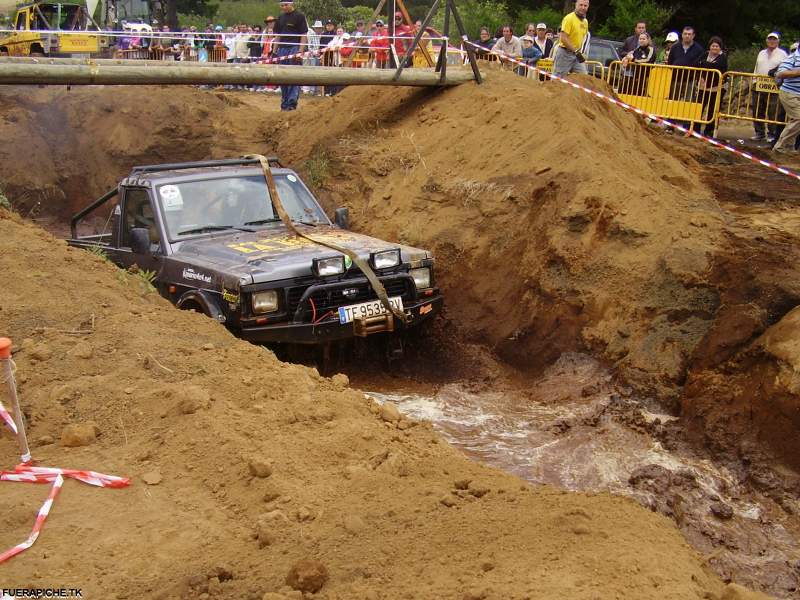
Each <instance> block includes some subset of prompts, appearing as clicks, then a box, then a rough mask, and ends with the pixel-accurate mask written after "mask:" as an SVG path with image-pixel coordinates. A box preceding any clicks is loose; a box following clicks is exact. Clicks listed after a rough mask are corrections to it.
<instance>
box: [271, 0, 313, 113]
mask: <svg viewBox="0 0 800 600" xmlns="http://www.w3.org/2000/svg"><path fill="white" fill-rule="evenodd" d="M275 33H276V34H278V37H277V39H276V40H275V42H276V45H277V52H276V54H277V55H278V56H279V57H282V56H290V55H292V54H299V53H302V52H304V51H305V49H306V33H308V23H306V17H305V15H303V13H301V12H299V11H296V10H295V9H294V2H292V0H282V2H281V16H280V17H278V22H277V23H276V24H275ZM280 64H282V65H287V64H295V65H299V64H301V60H300V58H292V59H286V60H282V61H280ZM299 97H300V86H299V85H282V86H281V110H295V109H296V108H297V100H298V98H299Z"/></svg>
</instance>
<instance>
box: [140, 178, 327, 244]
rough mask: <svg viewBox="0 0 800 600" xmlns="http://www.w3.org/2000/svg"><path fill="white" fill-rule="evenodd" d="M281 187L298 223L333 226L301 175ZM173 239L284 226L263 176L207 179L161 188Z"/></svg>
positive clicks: (288, 209) (285, 203) (278, 185)
mask: <svg viewBox="0 0 800 600" xmlns="http://www.w3.org/2000/svg"><path fill="white" fill-rule="evenodd" d="M275 187H276V188H277V189H278V194H279V195H280V197H281V201H282V202H283V206H284V208H285V209H286V212H287V213H288V214H289V218H291V219H292V221H296V222H300V223H307V224H312V225H317V224H320V223H326V224H327V223H328V219H327V217H325V214H324V213H323V212H322V210H321V209H320V207H319V205H318V204H317V202H316V201H315V200H314V198H313V197H312V196H311V194H310V193H309V192H308V190H307V189H306V188H305V186H304V185H303V184H302V183H300V180H299V179H298V178H297V176H296V175H292V174H286V175H275ZM156 194H157V197H158V200H159V203H160V204H161V206H162V208H163V210H164V217H165V221H166V226H167V231H168V234H169V238H170V239H172V240H179V239H181V238H182V237H185V236H187V235H192V234H194V233H203V232H205V231H219V230H222V229H225V228H236V227H243V226H258V225H261V224H267V223H270V222H276V221H279V220H280V218H279V217H278V213H277V212H276V211H275V207H274V206H273V205H272V202H271V201H270V200H269V193H268V191H267V184H266V182H265V181H264V177H263V176H261V175H252V176H242V177H223V178H219V179H202V180H198V181H187V182H182V183H169V184H163V185H159V186H158V187H157V191H156Z"/></svg>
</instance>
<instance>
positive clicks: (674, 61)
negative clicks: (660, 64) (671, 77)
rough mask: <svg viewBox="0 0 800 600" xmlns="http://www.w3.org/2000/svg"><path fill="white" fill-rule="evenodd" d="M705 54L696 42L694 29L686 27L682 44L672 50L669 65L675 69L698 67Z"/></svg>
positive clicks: (682, 35) (676, 45)
mask: <svg viewBox="0 0 800 600" xmlns="http://www.w3.org/2000/svg"><path fill="white" fill-rule="evenodd" d="M704 53H705V50H704V49H703V47H702V46H701V45H700V44H698V43H697V42H695V41H694V27H689V26H686V27H684V28H683V32H682V33H681V43H680V44H675V45H674V46H672V48H670V50H669V57H668V58H667V64H668V65H672V66H674V67H696V66H697V65H699V64H700V61H701V60H702V58H703V54H704Z"/></svg>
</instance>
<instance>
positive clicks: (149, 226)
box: [112, 188, 164, 288]
mask: <svg viewBox="0 0 800 600" xmlns="http://www.w3.org/2000/svg"><path fill="white" fill-rule="evenodd" d="M133 229H145V230H147V234H148V241H149V247H148V248H146V249H145V251H141V249H134V247H133V246H134V245H135V244H132V238H133V234H132V231H133ZM161 231H162V229H161V223H160V218H159V215H158V212H157V210H156V207H155V204H154V203H153V201H152V199H151V198H150V191H149V190H148V189H146V188H123V193H122V218H121V219H120V220H119V230H118V233H117V235H118V238H117V239H118V240H119V241H118V243H117V244H116V249H115V250H114V251H113V252H114V254H115V256H114V257H113V258H112V260H113V262H115V263H116V264H118V265H120V266H121V267H123V268H128V267H131V266H132V265H136V266H137V267H139V270H140V271H151V272H155V273H156V275H158V274H159V273H160V272H161V269H162V267H163V263H164V245H163V243H164V242H163V239H162V237H161ZM153 285H155V286H156V287H157V288H158V287H159V286H158V285H157V284H156V282H155V281H154V282H153Z"/></svg>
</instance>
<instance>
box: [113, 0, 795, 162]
mask: <svg viewBox="0 0 800 600" xmlns="http://www.w3.org/2000/svg"><path fill="white" fill-rule="evenodd" d="M588 9H589V0H577V1H576V2H575V8H574V10H573V11H571V12H570V13H568V14H567V15H566V16H564V18H563V20H562V21H561V23H560V26H559V27H558V28H555V27H552V26H548V24H546V23H538V24H533V23H529V24H528V25H527V26H526V27H525V32H524V34H523V35H521V36H520V37H517V36H516V35H515V33H514V28H513V26H512V25H511V24H507V25H503V26H502V27H500V28H498V29H497V30H496V31H495V32H492V31H491V30H490V29H489V28H487V27H481V28H480V31H479V33H478V37H477V39H475V40H474V41H473V42H472V45H473V48H474V49H475V50H476V54H477V57H478V58H484V59H485V58H494V57H497V56H499V57H500V58H499V59H500V61H501V62H504V63H506V64H507V66H508V67H509V68H512V69H515V70H516V71H517V72H518V73H519V74H520V75H526V76H531V75H532V71H530V70H528V69H526V68H525V67H524V66H521V65H520V63H522V65H527V66H535V65H537V63H538V62H539V61H540V60H542V59H544V58H547V59H550V60H552V67H551V70H552V72H553V73H554V74H555V75H558V76H562V77H563V76H566V75H568V74H570V73H583V74H585V73H587V66H586V61H587V58H589V57H590V52H591V34H590V27H589V21H588V18H587V13H588ZM280 10H281V14H280V16H278V17H277V18H276V17H274V16H267V17H266V18H265V19H264V23H263V25H261V24H255V25H247V24H237V25H233V26H230V27H227V28H224V27H222V26H221V25H214V24H212V23H209V24H208V25H207V26H206V28H205V30H204V31H198V30H197V28H196V27H188V28H184V29H183V30H182V31H180V32H176V33H173V32H171V31H170V30H169V29H168V28H167V27H163V28H162V29H161V31H159V32H153V31H152V30H151V29H150V28H149V27H148V26H146V25H126V26H125V31H124V32H123V35H122V36H121V37H120V38H119V40H118V43H117V53H118V55H119V56H130V57H135V58H145V57H154V58H161V59H173V60H189V61H200V62H204V61H212V62H224V61H227V62H232V63H237V62H281V63H283V64H304V65H309V66H317V65H323V66H352V67H361V66H366V67H375V68H388V67H392V66H395V65H397V64H400V63H404V64H405V65H406V66H408V67H415V66H416V67H422V66H429V65H430V64H431V63H430V62H429V61H430V60H431V57H433V58H435V56H434V49H433V44H432V37H431V30H426V31H424V32H422V34H421V36H422V37H421V40H420V47H419V48H417V49H414V50H413V51H412V49H411V45H412V40H413V38H414V36H415V35H416V34H417V33H418V32H419V31H420V29H421V27H422V23H421V22H420V21H417V22H416V23H414V24H413V25H411V24H409V23H410V21H407V20H406V18H404V15H403V14H402V13H400V12H397V13H396V14H395V15H394V16H393V18H394V23H393V25H394V36H393V37H390V33H389V32H390V28H389V27H388V26H387V24H386V23H384V21H383V20H382V19H376V20H375V21H364V20H359V21H357V22H356V23H355V28H354V29H353V30H352V31H346V30H345V28H344V26H343V25H342V24H340V23H336V22H335V21H333V20H331V19H328V20H325V21H324V22H323V21H322V20H316V21H314V22H313V24H312V25H311V26H309V25H308V21H307V20H306V17H305V15H303V14H301V13H300V12H299V11H297V10H296V9H295V8H294V4H293V2H292V1H291V0H284V1H282V2H281V3H280ZM653 33H654V32H650V31H648V24H647V22H646V21H644V20H641V21H638V22H637V23H636V24H635V27H634V31H633V32H632V34H631V35H630V36H629V37H627V38H626V39H625V41H624V42H623V44H622V47H621V49H620V50H619V56H620V58H621V63H622V75H621V78H620V81H618V82H616V83H615V87H616V88H617V91H618V92H620V93H623V94H625V93H627V94H634V95H643V94H644V90H646V89H647V82H648V77H649V73H650V71H649V69H647V68H641V67H638V65H655V64H662V65H671V66H675V67H698V68H701V69H704V70H705V71H702V72H698V73H702V75H697V76H692V77H691V78H686V79H685V80H681V79H680V78H677V79H673V81H672V83H671V89H670V91H669V97H670V99H672V100H683V101H688V100H691V101H695V102H700V103H702V105H703V113H704V114H705V115H709V114H711V111H713V110H714V107H715V106H716V102H717V100H718V96H719V97H720V98H721V97H722V95H724V94H726V92H728V90H725V89H724V88H723V86H722V83H721V82H722V74H724V73H725V72H727V71H728V53H727V50H726V48H725V45H724V42H723V40H722V39H721V38H720V37H719V36H711V37H710V38H709V39H708V42H707V44H706V46H703V45H702V44H701V43H700V42H698V41H697V39H696V36H697V33H696V31H695V29H694V28H693V27H692V26H691V25H687V26H685V27H683V29H682V30H681V32H680V34H679V33H678V32H675V31H670V32H668V33H666V35H663V36H661V35H659V36H654V35H653ZM658 40H660V41H658ZM781 42H782V40H781V35H780V33H779V32H777V31H774V32H771V33H769V34H768V35H767V36H766V40H765V46H764V48H763V49H762V50H761V51H760V52H759V54H758V58H757V61H756V66H755V70H754V73H755V74H757V75H763V76H768V77H772V78H774V81H775V83H776V86H777V87H776V89H771V90H770V89H764V88H760V89H754V90H753V91H752V114H753V117H754V119H760V120H755V121H754V125H753V127H754V135H753V137H752V139H753V140H754V141H764V140H765V141H767V142H769V143H770V144H774V149H775V151H777V152H787V151H793V150H794V149H795V147H796V146H797V141H796V140H797V139H798V138H800V135H798V134H800V54H799V53H798V49H797V43H794V44H793V45H792V46H791V47H789V48H787V47H785V46H782V45H781ZM392 55H393V56H392ZM509 57H511V58H514V59H515V60H516V62H515V63H514V64H512V63H511V61H509V60H508V58H509ZM406 59H408V60H406ZM712 71H716V72H718V73H719V76H718V77H716V76H712V75H710V74H709V73H710V72H712ZM534 76H535V75H534ZM256 89H257V90H258V91H277V90H276V89H274V88H271V87H270V86H264V87H261V88H256ZM303 91H305V92H307V93H317V92H318V90H317V89H316V88H315V87H313V86H307V87H305V88H303ZM338 91H339V90H338V89H337V88H330V87H329V88H327V89H326V90H325V93H326V94H329V95H333V94H336V93H337V92H338ZM281 93H282V103H281V108H283V109H284V110H293V109H294V108H296V107H297V100H298V97H299V94H300V88H299V87H298V86H281ZM764 120H772V121H783V120H787V121H788V123H787V125H786V126H785V127H784V126H781V125H778V124H777V123H769V124H765V123H764V122H763V121H764ZM713 129H714V124H713V122H711V123H709V124H708V125H706V126H705V129H704V133H705V134H706V135H709V136H710V135H713V133H714V131H713Z"/></svg>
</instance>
